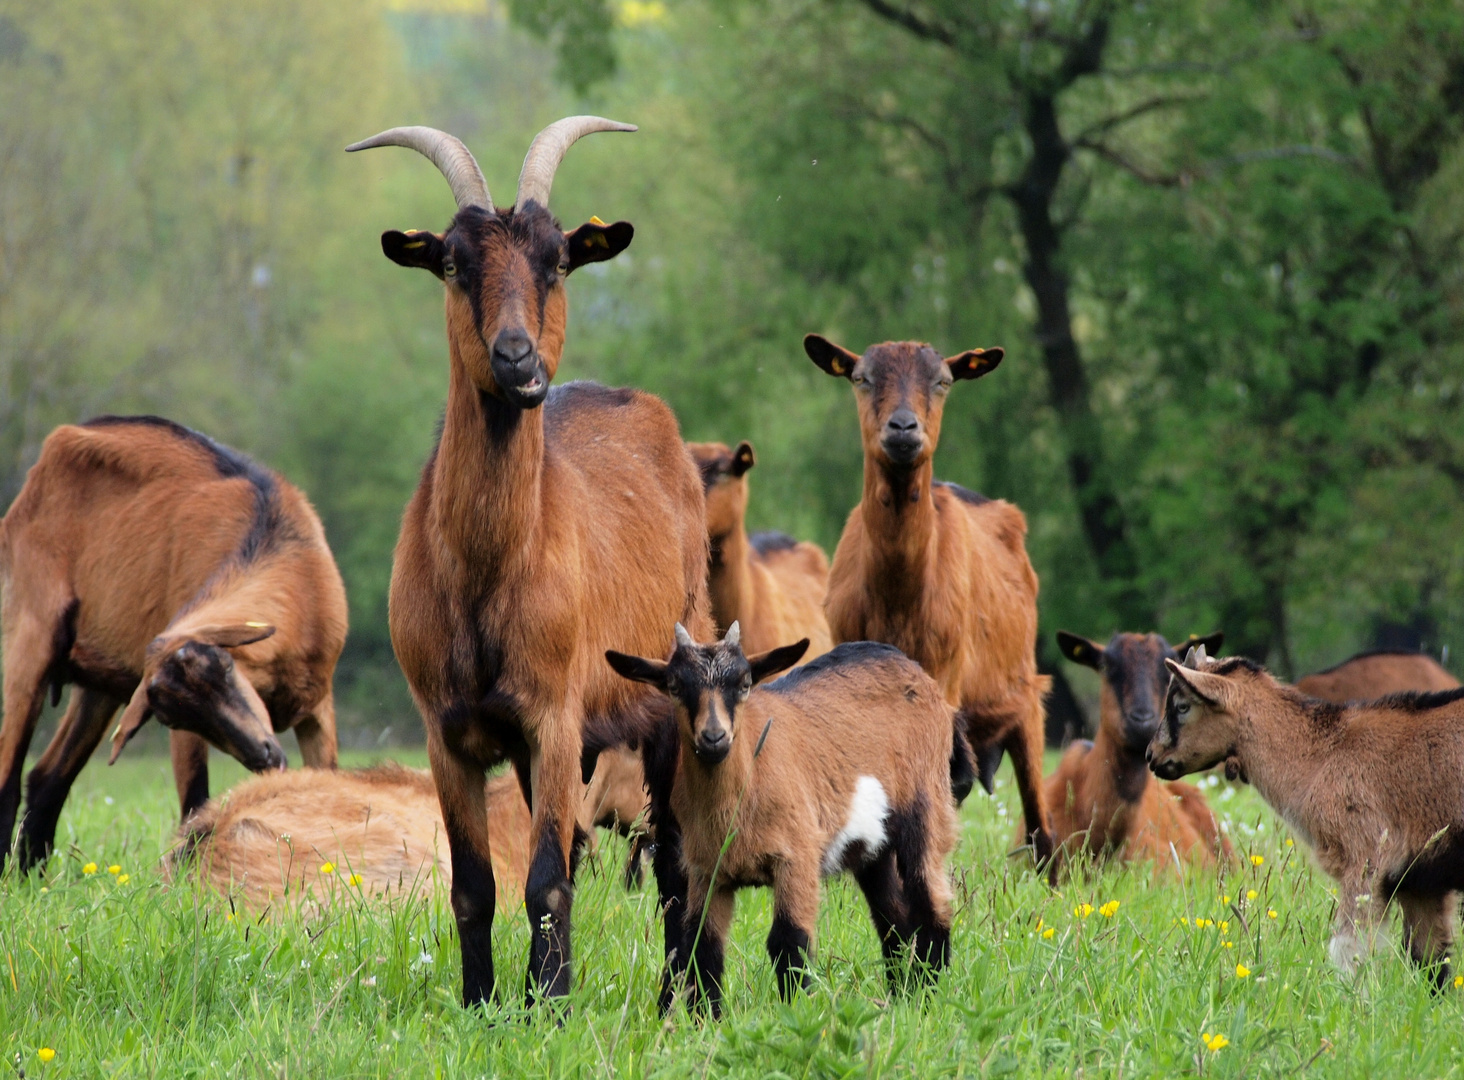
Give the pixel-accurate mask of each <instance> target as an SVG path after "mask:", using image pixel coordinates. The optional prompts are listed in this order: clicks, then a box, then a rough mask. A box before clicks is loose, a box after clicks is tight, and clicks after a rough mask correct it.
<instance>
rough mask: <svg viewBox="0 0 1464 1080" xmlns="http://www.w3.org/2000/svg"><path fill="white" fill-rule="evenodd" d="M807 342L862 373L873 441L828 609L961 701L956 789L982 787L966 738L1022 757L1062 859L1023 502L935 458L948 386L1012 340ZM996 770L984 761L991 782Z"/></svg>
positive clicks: (836, 364)
mask: <svg viewBox="0 0 1464 1080" xmlns="http://www.w3.org/2000/svg"><path fill="white" fill-rule="evenodd" d="M803 348H804V350H805V351H806V352H807V353H808V355H809V357H810V358H811V359H812V360H813V362H814V363H815V364H817V365H818V366H819V367H820V368H822V369H823V370H824V371H825V372H827V373H828V374H830V375H834V376H837V377H838V378H842V379H848V380H849V381H850V383H852V384H853V387H854V397H855V400H856V401H857V402H858V405H859V427H860V431H861V434H862V437H863V441H864V497H863V498H862V499H861V500H860V502H859V505H858V506H856V507H855V508H854V509H853V511H851V512H850V514H849V520H848V522H847V523H846V524H845V525H844V535H843V536H842V537H840V539H839V547H838V550H837V551H835V552H834V565H833V569H832V570H831V571H830V573H829V594H828V599H827V601H826V602H825V605H824V609H825V611H826V612H827V613H828V617H829V630H830V631H831V632H832V634H833V639H834V640H835V641H859V640H865V639H867V640H870V641H884V642H888V643H889V644H891V645H894V646H896V647H898V648H899V649H901V650H902V651H903V652H904V653H905V654H906V655H907V656H909V657H910V658H911V659H912V660H915V661H917V662H918V663H919V664H920V665H921V666H922V667H923V668H925V670H926V671H927V672H928V673H929V674H930V676H931V677H932V678H933V679H935V681H936V683H937V684H938V685H939V686H940V688H941V692H942V693H944V694H945V697H946V700H947V701H948V702H950V704H951V705H953V706H955V707H956V708H957V709H959V710H960V723H961V725H962V727H963V728H964V732H963V738H962V739H961V740H960V741H958V742H957V743H956V744H955V746H954V749H955V751H956V754H955V756H954V757H953V758H952V762H951V780H952V786H953V788H954V789H955V790H956V792H957V795H958V796H964V794H965V792H966V791H967V790H969V789H970V772H971V762H970V756H969V754H968V753H966V746H965V741H966V740H967V739H969V741H970V746H971V747H973V748H975V749H976V750H977V751H978V753H981V754H982V756H983V757H984V758H985V760H987V761H988V762H992V761H993V757H994V755H993V754H992V753H991V750H992V749H993V748H1000V749H1002V750H1005V751H1006V752H1007V753H1009V754H1010V755H1011V756H1012V764H1013V766H1014V767H1015V769H1016V774H1017V790H1018V791H1019V792H1020V793H1021V797H1022V815H1023V818H1024V820H1025V822H1026V830H1027V831H1026V836H1027V842H1028V843H1030V844H1031V845H1032V846H1033V849H1034V852H1035V854H1036V856H1037V860H1038V862H1039V864H1041V863H1044V862H1046V861H1048V860H1049V859H1050V858H1051V856H1052V836H1051V833H1050V832H1049V827H1048V822H1047V807H1046V805H1045V801H1046V799H1045V796H1044V794H1043V788H1042V746H1043V709H1042V698H1043V695H1044V694H1045V693H1046V692H1047V689H1048V686H1049V685H1050V680H1049V679H1047V678H1046V677H1045V676H1042V675H1038V674H1037V574H1036V572H1035V571H1034V570H1033V569H1032V563H1031V561H1030V560H1029V559H1028V558H1027V548H1026V537H1027V520H1026V518H1024V517H1023V516H1022V512H1021V511H1020V510H1018V509H1017V508H1016V507H1015V506H1013V505H1012V504H1011V503H1008V502H1003V501H1002V500H1000V499H988V498H986V496H984V495H978V494H977V493H976V492H974V491H967V490H966V489H965V488H962V487H957V486H956V485H955V484H947V483H942V482H940V481H938V480H936V479H935V475H934V469H933V465H932V459H933V458H934V456H935V448H936V444H937V443H938V442H939V441H940V421H941V413H942V412H943V411H944V409H945V399H946V394H948V393H949V392H950V389H951V386H952V385H953V384H954V383H955V381H956V380H957V379H979V378H980V377H981V376H982V375H985V374H987V373H988V372H990V371H991V370H993V369H994V368H995V367H996V365H997V364H998V363H1000V362H1001V358H1002V350H1001V349H971V350H969V351H968V352H963V353H961V354H960V355H958V356H953V357H951V358H949V359H946V360H943V359H941V356H940V354H939V353H937V352H936V351H935V350H934V349H932V348H931V347H930V346H929V345H922V344H920V343H919V342H913V341H902V342H886V343H885V344H883V345H874V346H871V347H870V348H869V349H868V350H867V351H866V352H865V353H864V355H863V356H858V355H856V354H854V353H852V352H850V351H849V350H847V349H844V348H841V347H840V346H838V345H835V344H834V343H833V342H831V341H828V340H826V339H825V338H822V337H819V336H818V335H817V334H809V335H808V336H807V337H806V338H804V339H803ZM993 764H994V762H993ZM991 771H994V769H987V770H983V774H982V780H983V783H987V782H989V779H990V772H991ZM988 790H990V789H989V788H988ZM1051 872H1052V871H1051V869H1049V873H1051Z"/></svg>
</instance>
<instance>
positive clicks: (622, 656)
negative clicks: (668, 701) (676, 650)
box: [605, 649, 670, 690]
mask: <svg viewBox="0 0 1464 1080" xmlns="http://www.w3.org/2000/svg"><path fill="white" fill-rule="evenodd" d="M605 662H606V663H608V664H609V665H610V666H611V667H612V668H614V669H615V674H617V675H619V676H621V677H622V678H626V679H629V680H631V681H632V682H643V683H649V684H650V685H652V686H654V687H657V688H658V689H661V690H664V689H666V668H667V667H669V666H670V665H669V664H667V663H666V661H664V660H647V659H646V658H645V657H643V656H631V655H630V654H629V653H623V652H616V651H615V650H614V649H606V650H605Z"/></svg>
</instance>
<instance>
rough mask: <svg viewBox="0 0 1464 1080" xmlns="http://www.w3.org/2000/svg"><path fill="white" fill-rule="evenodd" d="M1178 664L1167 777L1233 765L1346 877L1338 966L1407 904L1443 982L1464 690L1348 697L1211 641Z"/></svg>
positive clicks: (1462, 773)
mask: <svg viewBox="0 0 1464 1080" xmlns="http://www.w3.org/2000/svg"><path fill="white" fill-rule="evenodd" d="M1165 666H1166V667H1168V669H1169V671H1170V673H1171V675H1172V676H1173V678H1172V679H1171V680H1170V683H1169V691H1168V697H1167V699H1166V702H1165V710H1164V722H1163V723H1162V724H1161V725H1160V726H1159V730H1158V731H1157V732H1155V734H1154V739H1153V741H1152V742H1150V744H1149V752H1148V753H1149V762H1150V767H1151V768H1152V769H1153V770H1154V772H1155V774H1156V775H1158V776H1161V777H1164V778H1165V779H1168V780H1173V779H1176V778H1178V777H1180V776H1184V775H1185V774H1187V773H1193V772H1199V771H1201V770H1203V769H1208V768H1211V767H1212V766H1214V765H1217V764H1219V763H1220V762H1222V761H1224V762H1226V763H1227V766H1228V767H1232V768H1233V769H1234V770H1235V771H1236V772H1238V773H1239V774H1240V775H1241V776H1242V777H1243V778H1244V779H1247V780H1249V781H1250V782H1251V783H1252V784H1254V785H1255V787H1256V790H1257V791H1259V792H1260V793H1261V797H1262V798H1264V799H1265V800H1266V802H1268V803H1270V804H1271V807H1272V809H1274V810H1275V811H1276V812H1277V813H1278V814H1280V815H1281V817H1282V818H1283V819H1285V821H1286V823H1287V825H1289V826H1290V827H1291V828H1292V829H1293V830H1294V831H1295V832H1296V833H1297V834H1298V835H1299V836H1300V837H1301V838H1302V839H1303V840H1304V841H1305V842H1306V843H1308V844H1309V845H1310V846H1311V848H1312V850H1313V852H1314V853H1315V854H1316V859H1317V862H1318V863H1319V864H1320V865H1321V867H1322V869H1323V870H1325V871H1326V872H1327V873H1328V874H1330V875H1331V876H1332V877H1333V878H1334V879H1336V881H1337V884H1338V889H1337V916H1336V920H1335V923H1334V928H1333V935H1332V941H1331V946H1330V949H1329V951H1330V953H1331V957H1332V961H1333V962H1334V963H1335V964H1337V966H1338V967H1339V968H1341V969H1342V970H1343V971H1344V972H1348V971H1351V970H1352V968H1353V966H1354V964H1355V963H1356V961H1357V958H1358V957H1359V956H1360V955H1362V953H1363V952H1364V951H1366V949H1367V947H1368V946H1369V945H1370V944H1371V937H1372V931H1373V928H1374V925H1375V924H1376V923H1377V921H1378V919H1379V918H1380V917H1381V916H1382V914H1383V912H1384V911H1385V910H1386V908H1387V906H1388V904H1389V903H1390V902H1392V901H1395V900H1396V901H1397V903H1398V906H1399V907H1400V908H1401V909H1402V912H1403V947H1404V948H1405V949H1406V950H1407V951H1408V955H1409V956H1410V957H1411V958H1412V959H1413V960H1414V962H1415V963H1417V964H1418V965H1419V966H1421V967H1423V968H1425V969H1427V970H1429V971H1431V973H1432V974H1433V976H1434V979H1435V980H1436V982H1437V985H1439V986H1443V985H1444V984H1445V983H1446V982H1447V981H1448V978H1449V962H1448V954H1449V950H1450V948H1451V946H1452V945H1453V942H1454V910H1455V908H1456V907H1458V899H1459V892H1460V890H1464V689H1457V690H1449V691H1444V692H1441V693H1432V694H1427V693H1407V694H1393V695H1390V696H1388V697H1384V698H1381V699H1379V700H1377V701H1368V702H1353V703H1351V704H1348V705H1335V704H1332V703H1330V702H1324V701H1318V700H1316V699H1315V698H1309V697H1307V696H1305V695H1304V694H1302V693H1301V692H1300V691H1298V690H1297V689H1296V688H1295V687H1291V686H1287V685H1286V684H1284V683H1281V682H1278V681H1277V680H1275V679H1274V678H1272V677H1271V676H1270V675H1269V674H1268V673H1267V672H1266V671H1265V669H1263V668H1261V667H1260V666H1259V665H1258V664H1255V663H1253V662H1252V661H1249V660H1244V659H1239V658H1231V659H1227V660H1212V659H1210V658H1209V657H1208V656H1207V655H1206V654H1205V650H1204V649H1203V648H1199V649H1192V650H1191V651H1190V653H1189V655H1188V656H1187V657H1186V658H1185V662H1184V664H1183V665H1181V664H1178V663H1176V662H1175V661H1173V660H1166V661H1165Z"/></svg>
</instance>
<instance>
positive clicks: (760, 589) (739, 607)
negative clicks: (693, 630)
mask: <svg viewBox="0 0 1464 1080" xmlns="http://www.w3.org/2000/svg"><path fill="white" fill-rule="evenodd" d="M686 448H687V449H688V450H690V451H691V457H692V460H693V461H695V462H696V464H697V468H698V469H700V470H701V477H702V485H703V488H704V490H705V492H706V497H707V534H708V536H709V538H710V539H711V545H712V555H711V562H710V563H709V564H708V567H707V584H708V586H709V587H710V592H711V597H712V618H713V619H714V620H715V621H716V624H717V628H718V630H719V631H725V630H726V628H727V627H729V626H731V625H732V624H733V623H737V624H738V625H739V626H741V627H742V641H743V647H744V648H745V649H747V650H749V651H751V652H762V651H764V650H766V649H771V648H772V647H773V646H775V645H777V644H778V643H779V642H786V641H797V640H798V639H799V638H805V637H806V638H807V639H808V641H809V647H808V654H807V655H806V657H805V660H812V659H813V658H814V657H816V656H822V655H823V654H824V653H826V652H828V651H829V649H830V648H832V647H833V642H831V641H830V640H829V623H828V620H827V619H826V618H825V617H824V610H823V602H824V594H825V593H826V592H827V591H828V587H829V559H828V556H827V555H825V554H824V553H823V549H821V548H820V547H819V546H818V545H817V544H811V543H809V542H808V541H806V540H805V541H802V542H800V541H797V540H794V539H793V538H792V537H791V536H787V535H785V534H783V533H776V532H761V533H754V534H753V535H752V536H750V537H749V536H748V535H747V526H746V518H747V471H748V470H749V469H751V468H752V467H753V465H754V464H756V461H757V459H756V457H755V456H754V455H753V452H752V444H751V443H749V442H740V443H738V444H737V449H735V450H729V449H728V448H727V445H726V444H725V443H687V444H686Z"/></svg>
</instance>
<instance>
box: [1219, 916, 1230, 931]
mask: <svg viewBox="0 0 1464 1080" xmlns="http://www.w3.org/2000/svg"><path fill="white" fill-rule="evenodd" d="M1220 932H1221V933H1222V934H1228V933H1229V932H1230V923H1229V922H1227V921H1226V920H1225V919H1221V920H1220Z"/></svg>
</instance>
